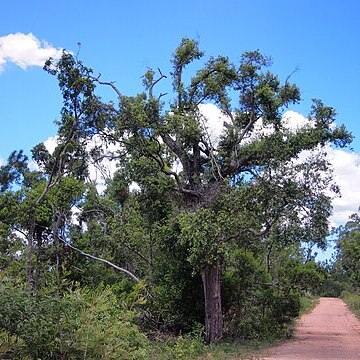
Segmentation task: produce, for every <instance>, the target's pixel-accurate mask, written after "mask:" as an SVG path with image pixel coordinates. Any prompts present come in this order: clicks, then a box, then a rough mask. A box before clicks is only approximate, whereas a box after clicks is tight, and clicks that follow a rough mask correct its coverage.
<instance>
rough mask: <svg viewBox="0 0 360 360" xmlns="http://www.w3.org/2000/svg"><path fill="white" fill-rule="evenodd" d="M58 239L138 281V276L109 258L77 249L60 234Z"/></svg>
mask: <svg viewBox="0 0 360 360" xmlns="http://www.w3.org/2000/svg"><path fill="white" fill-rule="evenodd" d="M59 239H60V241H61V242H63V243H64V244H65V245H66V246H68V247H69V248H70V249H72V250H75V251H76V252H78V253H79V254H81V255H83V256H85V257H88V258H90V259H93V260H96V261H100V262H102V263H104V264H106V265H108V266H110V267H112V268H113V269H115V270H118V271H120V272H122V273H124V274H126V275H128V276H130V277H131V278H132V279H133V280H134V281H136V282H140V279H139V278H138V277H136V276H135V275H134V274H133V273H131V272H130V271H129V270H126V269H124V268H122V267H120V266H117V265H115V264H114V263H112V262H111V261H109V260H105V259H102V258H99V257H97V256H94V255H91V254H88V253H86V252H85V251H82V250H80V249H78V248H77V247H75V246H73V245H71V244H69V243H68V242H66V241H65V240H64V239H63V238H61V237H60V236H59Z"/></svg>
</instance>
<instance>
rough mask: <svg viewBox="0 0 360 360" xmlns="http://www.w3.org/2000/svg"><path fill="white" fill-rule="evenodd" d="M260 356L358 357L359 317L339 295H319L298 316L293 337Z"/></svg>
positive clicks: (270, 359) (267, 359)
mask: <svg viewBox="0 0 360 360" xmlns="http://www.w3.org/2000/svg"><path fill="white" fill-rule="evenodd" d="M263 359H264V360H290V359H296V360H308V359H309V360H310V359H311V360H349V359H351V360H360V321H359V320H357V319H356V317H355V316H354V315H353V314H352V313H351V312H350V311H349V310H348V308H347V307H346V305H345V303H344V302H343V301H342V300H340V299H335V298H321V299H320V303H319V304H318V305H317V306H316V308H315V309H314V310H313V311H312V312H311V313H310V314H307V315H305V316H303V317H302V318H301V320H300V321H299V323H298V326H297V328H296V330H295V334H294V337H293V338H292V339H291V340H289V341H287V342H285V343H283V344H281V345H279V346H276V347H273V348H271V349H269V350H267V352H266V353H265V354H264V357H263Z"/></svg>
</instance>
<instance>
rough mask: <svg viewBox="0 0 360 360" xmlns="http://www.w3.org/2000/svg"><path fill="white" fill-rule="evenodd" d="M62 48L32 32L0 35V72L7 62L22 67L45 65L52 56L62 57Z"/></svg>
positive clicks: (55, 57)
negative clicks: (40, 38) (55, 46)
mask: <svg viewBox="0 0 360 360" xmlns="http://www.w3.org/2000/svg"><path fill="white" fill-rule="evenodd" d="M61 54H62V49H59V48H58V49H57V48H54V47H53V46H51V45H50V44H48V43H47V42H45V41H42V40H39V39H38V38H37V37H35V36H34V35H33V34H32V33H29V34H23V33H16V34H8V35H5V36H1V37H0V73H1V72H2V71H3V70H4V67H5V65H6V63H8V62H10V63H14V64H15V65H17V66H19V67H20V68H22V69H27V68H28V67H29V66H44V64H45V62H46V60H48V59H49V58H50V57H52V58H54V59H58V58H60V57H61Z"/></svg>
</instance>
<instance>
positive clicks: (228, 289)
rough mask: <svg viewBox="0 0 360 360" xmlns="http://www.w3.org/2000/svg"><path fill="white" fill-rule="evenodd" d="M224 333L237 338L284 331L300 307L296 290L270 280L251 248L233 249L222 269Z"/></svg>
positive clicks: (268, 336) (262, 336)
mask: <svg viewBox="0 0 360 360" xmlns="http://www.w3.org/2000/svg"><path fill="white" fill-rule="evenodd" d="M222 284H223V301H224V310H225V333H226V334H227V336H229V337H230V338H236V339H238V340H244V339H245V340H249V339H256V340H259V339H274V338H276V337H279V336H283V335H284V334H286V332H287V330H288V327H289V325H290V324H291V323H292V320H293V318H294V317H296V316H298V314H299V308H300V302H299V301H300V296H299V293H297V292H295V291H293V290H292V289H291V287H290V286H284V285H281V284H276V283H273V282H272V279H271V276H270V275H269V274H268V273H267V272H266V270H265V269H264V268H263V267H262V266H261V264H260V263H259V261H258V260H256V258H255V257H254V255H253V254H252V253H251V252H248V251H242V250H237V251H236V250H235V251H233V252H232V253H231V260H230V261H229V262H228V264H227V267H226V268H225V271H224V273H223V279H222Z"/></svg>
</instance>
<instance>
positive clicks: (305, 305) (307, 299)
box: [299, 296, 320, 316]
mask: <svg viewBox="0 0 360 360" xmlns="http://www.w3.org/2000/svg"><path fill="white" fill-rule="evenodd" d="M319 301H320V298H319V297H317V296H316V297H315V296H303V297H301V298H300V314H299V316H302V315H305V314H308V313H310V312H311V311H312V310H313V309H314V308H315V306H316V305H317V304H318V303H319Z"/></svg>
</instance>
